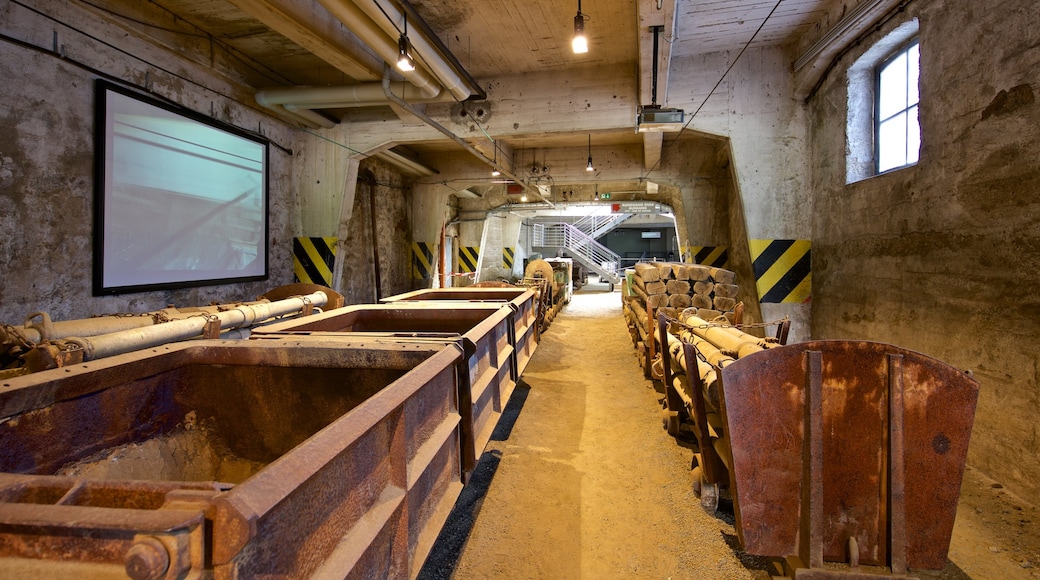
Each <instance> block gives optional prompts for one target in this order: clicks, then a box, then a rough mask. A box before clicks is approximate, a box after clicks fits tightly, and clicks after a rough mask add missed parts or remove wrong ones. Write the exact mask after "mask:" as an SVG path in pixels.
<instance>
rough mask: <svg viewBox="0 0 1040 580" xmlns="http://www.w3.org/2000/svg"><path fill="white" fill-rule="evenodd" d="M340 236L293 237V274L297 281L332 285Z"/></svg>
mask: <svg viewBox="0 0 1040 580" xmlns="http://www.w3.org/2000/svg"><path fill="white" fill-rule="evenodd" d="M338 241H339V238H335V237H330V238H293V274H294V277H295V279H296V281H297V282H304V283H307V284H321V285H322V286H328V287H330V288H331V287H332V268H333V266H334V265H335V262H336V242H338Z"/></svg>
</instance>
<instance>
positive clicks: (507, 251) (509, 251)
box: [502, 247, 515, 270]
mask: <svg viewBox="0 0 1040 580" xmlns="http://www.w3.org/2000/svg"><path fill="white" fill-rule="evenodd" d="M514 252H515V250H514V249H513V248H510V247H505V248H502V267H503V268H505V269H506V270H512V269H513V256H514Z"/></svg>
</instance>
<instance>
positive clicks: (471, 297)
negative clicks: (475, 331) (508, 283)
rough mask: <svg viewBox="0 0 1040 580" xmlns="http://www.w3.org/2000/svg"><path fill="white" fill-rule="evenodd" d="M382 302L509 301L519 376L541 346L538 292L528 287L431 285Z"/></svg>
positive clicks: (384, 299) (489, 302) (491, 302)
mask: <svg viewBox="0 0 1040 580" xmlns="http://www.w3.org/2000/svg"><path fill="white" fill-rule="evenodd" d="M381 302H384V303H386V304H394V303H399V302H438V303H443V302H472V303H488V304H495V303H506V304H509V305H511V306H512V307H513V316H512V324H513V336H514V337H515V348H516V364H517V369H516V372H517V376H520V375H521V374H523V372H524V369H526V368H527V363H528V362H529V361H530V360H531V355H533V354H534V350H535V347H537V346H538V340H539V328H540V327H541V321H540V320H539V308H538V306H539V305H538V302H537V301H536V298H535V291H534V290H532V289H529V288H478V287H474V286H467V287H463V288H428V289H426V290H416V291H414V292H406V293H404V294H397V295H396V296H390V297H387V298H383V299H382V301H381Z"/></svg>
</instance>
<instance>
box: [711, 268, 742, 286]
mask: <svg viewBox="0 0 1040 580" xmlns="http://www.w3.org/2000/svg"><path fill="white" fill-rule="evenodd" d="M711 279H712V280H714V281H715V283H716V284H733V283H735V282H736V281H737V275H736V273H734V272H730V271H729V270H723V269H722V268H711Z"/></svg>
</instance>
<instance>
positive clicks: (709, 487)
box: [700, 481, 719, 515]
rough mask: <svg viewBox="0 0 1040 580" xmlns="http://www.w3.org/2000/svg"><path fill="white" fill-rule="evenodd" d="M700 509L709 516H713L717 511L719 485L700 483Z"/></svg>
mask: <svg viewBox="0 0 1040 580" xmlns="http://www.w3.org/2000/svg"><path fill="white" fill-rule="evenodd" d="M700 488H701V507H702V508H704V511H706V512H708V514H710V515H715V512H716V511H718V509H719V484H717V483H707V482H705V481H701V482H700Z"/></svg>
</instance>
